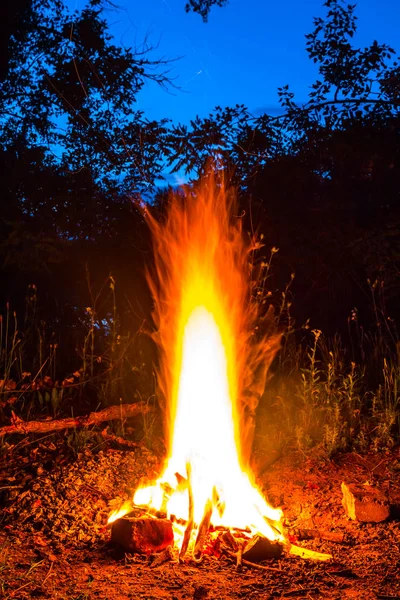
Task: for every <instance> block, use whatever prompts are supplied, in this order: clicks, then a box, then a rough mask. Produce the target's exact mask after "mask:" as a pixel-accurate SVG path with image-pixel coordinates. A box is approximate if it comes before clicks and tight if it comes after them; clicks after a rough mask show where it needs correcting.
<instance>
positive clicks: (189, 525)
mask: <svg viewBox="0 0 400 600" xmlns="http://www.w3.org/2000/svg"><path fill="white" fill-rule="evenodd" d="M186 473H187V489H188V496H189V518H188V522H187V525H186V529H185V533H184V535H183V541H182V546H181V550H180V552H179V561H180V562H182V561H183V559H184V557H185V554H186V552H187V549H188V548H189V542H190V538H191V535H192V531H193V527H194V498H193V488H192V467H191V465H190V463H187V465H186Z"/></svg>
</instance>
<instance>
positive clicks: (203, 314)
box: [109, 174, 326, 560]
mask: <svg viewBox="0 0 400 600" xmlns="http://www.w3.org/2000/svg"><path fill="white" fill-rule="evenodd" d="M146 217H147V219H148V222H149V225H150V228H151V231H152V235H153V245H154V255H155V270H154V272H152V273H149V275H148V281H149V285H150V288H151V291H152V294H153V297H154V300H155V309H154V318H155V322H156V325H157V343H158V346H159V351H160V357H161V362H160V368H159V373H158V385H159V390H160V395H161V397H162V400H161V403H162V408H163V415H164V423H165V439H166V443H167V460H166V464H165V469H164V471H163V473H162V474H161V476H160V477H159V479H158V480H157V481H155V482H149V485H146V486H144V487H141V488H139V489H137V490H136V492H135V494H134V497H133V499H132V501H131V502H129V503H127V504H126V505H124V506H123V507H122V508H121V509H120V510H119V511H117V512H115V513H113V514H112V515H111V516H110V518H109V523H113V532H114V537H115V538H118V539H120V538H121V535H122V537H123V536H125V537H126V535H127V534H126V527H128V531H129V533H128V538H129V539H130V540H131V538H132V536H133V537H135V536H136V538H138V537H139V538H140V537H142V538H143V537H144V542H143V544H144V546H145V547H146V548H147V546H148V548H150V550H151V549H152V550H159V549H162V548H165V547H166V546H167V545H168V544H172V545H173V546H174V547H175V548H176V549H177V551H178V552H179V556H180V558H181V559H183V557H184V556H185V555H186V554H187V553H190V554H191V556H192V557H193V558H194V559H195V560H201V557H202V553H203V552H204V549H205V547H206V545H207V544H208V543H210V540H211V541H212V540H215V539H217V538H218V537H221V536H222V535H225V542H227V537H226V536H227V535H228V538H229V540H230V541H229V543H230V546H231V548H233V549H234V550H237V548H238V546H240V545H241V546H243V543H244V542H246V543H247V542H250V541H251V540H253V541H254V540H255V539H257V540H262V541H265V540H267V541H268V547H269V548H270V547H273V548H275V550H273V551H272V554H273V553H274V552H276V548H277V547H283V546H284V545H286V544H287V541H286V538H285V534H284V529H283V526H282V511H281V509H280V508H274V507H272V506H271V505H270V504H269V503H268V502H267V500H266V499H265V497H264V495H263V494H262V493H261V492H260V490H259V489H258V488H257V486H256V485H255V482H254V477H253V475H252V472H251V469H250V467H249V457H250V452H251V446H252V441H253V431H254V417H255V411H256V408H257V403H258V400H259V397H260V395H261V393H262V391H263V389H264V385H265V380H266V375H267V371H268V368H269V366H270V364H271V361H272V359H273V357H274V355H275V353H276V351H277V350H278V348H279V342H280V336H279V335H278V334H277V333H276V332H273V330H272V328H271V323H272V322H273V319H271V312H270V311H268V310H267V307H266V305H265V299H264V298H260V297H259V296H257V294H255V293H254V287H253V284H252V279H251V264H252V257H253V254H254V251H255V249H256V246H257V244H256V243H255V240H254V239H247V240H246V238H245V236H244V235H243V231H242V217H241V216H240V215H238V214H237V212H236V210H235V201H234V195H233V194H232V193H231V192H229V191H228V190H227V189H226V187H225V185H224V183H223V182H222V181H217V180H216V177H215V176H214V175H212V174H210V175H209V176H208V177H207V178H205V180H204V181H203V183H202V184H201V186H199V187H198V188H196V189H190V191H183V190H180V191H179V192H177V193H175V194H173V195H172V196H171V197H170V199H169V203H168V206H167V209H166V214H165V215H164V218H163V220H161V221H160V220H156V219H155V218H154V217H153V216H152V215H151V214H149V213H148V212H147V213H146ZM132 507H141V508H143V509H145V510H146V514H147V516H148V515H150V517H149V521H150V525H149V526H148V527H146V525H145V523H146V521H145V520H143V518H141V519H136V521H134V522H133V523H132V521H131V522H128V520H125V521H124V519H123V517H125V515H127V514H128V513H129V512H130V511H132ZM160 517H161V518H160ZM155 519H157V521H158V523H157V522H155V521H154V520H155ZM121 521H124V522H125V524H126V523H128V525H127V526H122V529H121ZM155 529H156V531H155ZM121 531H123V532H124V533H123V534H121ZM154 532H155V533H154ZM152 536H153V537H154V536H155V537H154V541H153V542H152V543H150V539H153V537H152ZM172 538H173V539H172ZM146 540H147V541H146ZM271 542H272V544H271ZM143 544H142V545H143ZM146 544H147V545H146ZM134 546H135V544H133V546H132V547H134ZM128 547H129V544H128ZM150 550H149V549H148V550H147V551H150ZM292 550H293V549H292ZM321 556H324V557H326V555H321ZM315 557H316V556H315Z"/></svg>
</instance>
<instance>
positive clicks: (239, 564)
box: [236, 541, 245, 571]
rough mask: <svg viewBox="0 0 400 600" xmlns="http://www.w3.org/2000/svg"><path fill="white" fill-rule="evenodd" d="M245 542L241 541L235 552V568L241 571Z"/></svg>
mask: <svg viewBox="0 0 400 600" xmlns="http://www.w3.org/2000/svg"><path fill="white" fill-rule="evenodd" d="M244 544H245V542H244V541H243V542H242V543H241V544H239V547H238V550H237V552H236V570H237V571H241V570H242V566H243V548H244Z"/></svg>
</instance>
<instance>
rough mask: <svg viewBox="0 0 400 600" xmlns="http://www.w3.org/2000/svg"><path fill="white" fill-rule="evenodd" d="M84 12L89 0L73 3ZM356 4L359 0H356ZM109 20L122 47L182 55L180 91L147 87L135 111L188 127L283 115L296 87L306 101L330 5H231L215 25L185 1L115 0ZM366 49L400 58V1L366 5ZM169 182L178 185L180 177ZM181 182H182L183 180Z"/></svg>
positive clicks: (362, 40)
mask: <svg viewBox="0 0 400 600" xmlns="http://www.w3.org/2000/svg"><path fill="white" fill-rule="evenodd" d="M66 1H67V4H68V5H69V7H70V8H72V9H73V8H78V9H80V8H83V6H84V5H85V3H86V2H85V0H66ZM350 1H351V2H352V0H350ZM116 2H117V4H118V6H119V7H120V9H119V10H107V11H106V17H107V19H108V21H109V23H110V26H111V32H112V33H113V35H114V36H115V41H116V43H117V44H122V45H125V46H128V47H134V46H139V47H140V45H141V43H142V42H143V40H144V39H145V38H146V36H148V39H149V42H150V43H152V44H153V45H154V46H157V48H156V49H155V50H154V52H153V55H152V56H153V57H154V58H157V57H159V56H163V57H167V58H171V59H173V58H178V57H180V58H179V60H176V61H175V62H173V63H171V65H170V69H171V72H170V76H171V77H173V78H174V81H175V84H176V85H177V86H178V87H179V88H180V89H176V90H171V91H170V92H169V93H167V92H166V91H165V90H163V89H162V88H160V87H159V86H157V85H156V84H152V83H148V84H146V85H145V87H144V89H143V90H142V91H141V92H140V94H139V96H138V101H137V105H136V107H135V108H138V109H140V110H143V111H144V113H145V116H146V117H147V118H149V119H161V118H163V117H167V118H169V119H171V120H172V121H173V122H176V123H177V122H179V123H185V124H189V122H190V120H191V119H193V118H194V117H196V115H199V116H200V117H205V116H207V115H208V114H209V113H210V112H211V111H212V110H213V108H214V107H215V106H217V105H220V106H222V107H225V106H234V105H235V104H244V105H245V106H246V107H247V108H249V110H250V111H251V112H252V113H253V114H255V115H256V114H261V113H263V112H266V113H269V114H277V113H278V112H279V104H278V100H277V88H278V87H279V86H282V85H285V84H289V85H290V87H291V89H292V91H294V92H295V94H296V99H297V101H299V102H304V101H306V99H307V95H308V91H309V86H310V85H311V84H312V83H313V82H314V81H315V79H316V76H317V70H316V67H315V65H314V64H313V63H312V61H310V60H309V59H308V57H307V54H306V51H305V37H304V36H305V34H306V33H309V32H311V31H312V29H313V17H316V16H322V15H324V14H325V9H324V8H323V0H280V1H279V0H230V1H229V4H228V5H227V6H225V7H223V8H219V7H213V9H212V11H211V14H210V17H209V21H208V23H203V21H202V19H201V17H200V16H199V15H197V14H193V13H189V14H187V13H186V12H185V10H184V6H185V2H186V0H116ZM356 14H357V16H358V33H357V37H356V38H355V43H356V44H357V45H359V46H361V47H363V46H366V45H369V44H370V43H371V42H372V41H373V40H374V39H376V40H378V42H384V43H387V44H390V45H391V46H393V47H394V48H395V49H396V50H397V52H398V53H400V0H359V2H358V4H357V9H356ZM165 175H166V179H167V180H169V181H171V182H172V183H175V182H176V180H177V178H176V177H175V176H173V177H172V178H171V176H169V175H168V174H167V173H166V174H165ZM178 180H179V177H178Z"/></svg>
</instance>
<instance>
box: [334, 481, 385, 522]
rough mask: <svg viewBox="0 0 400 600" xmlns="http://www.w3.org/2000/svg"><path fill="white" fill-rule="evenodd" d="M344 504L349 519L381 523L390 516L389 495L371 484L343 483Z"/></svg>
mask: <svg viewBox="0 0 400 600" xmlns="http://www.w3.org/2000/svg"><path fill="white" fill-rule="evenodd" d="M342 492H343V498H342V504H343V506H344V509H345V511H346V514H347V516H348V517H349V519H352V520H353V521H361V522H363V523H381V522H382V521H386V519H388V518H389V516H390V505H389V500H388V497H387V496H386V495H385V494H384V493H383V492H382V491H381V490H378V489H377V488H375V487H373V486H371V485H358V484H355V483H350V484H346V483H344V482H343V483H342Z"/></svg>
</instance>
